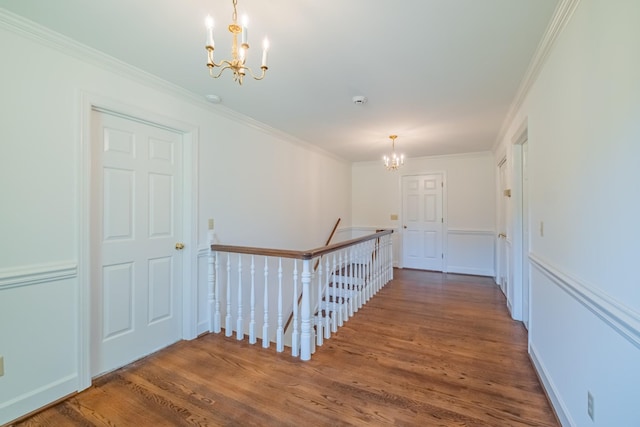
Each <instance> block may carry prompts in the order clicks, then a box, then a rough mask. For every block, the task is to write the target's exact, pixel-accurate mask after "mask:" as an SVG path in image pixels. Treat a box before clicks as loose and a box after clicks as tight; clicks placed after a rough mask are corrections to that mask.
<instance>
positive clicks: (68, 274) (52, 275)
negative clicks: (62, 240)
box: [0, 261, 78, 291]
mask: <svg viewBox="0 0 640 427" xmlns="http://www.w3.org/2000/svg"><path fill="white" fill-rule="evenodd" d="M77 275H78V263H77V262H75V261H61V262H52V263H45V264H34V265H28V266H24V267H18V268H5V269H0V291H2V290H6V289H11V288H17V287H20V286H30V285H36V284H38V283H46V282H56V281H59V280H65V279H73V278H75V277H77Z"/></svg>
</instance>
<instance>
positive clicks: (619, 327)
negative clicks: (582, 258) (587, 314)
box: [529, 253, 640, 349]
mask: <svg viewBox="0 0 640 427" xmlns="http://www.w3.org/2000/svg"><path fill="white" fill-rule="evenodd" d="M529 260H530V261H531V265H532V266H533V267H534V268H536V269H537V270H539V271H540V272H542V273H543V274H544V275H545V276H546V277H548V278H549V279H550V280H551V281H552V282H553V283H555V284H556V285H558V286H559V287H560V288H562V289H563V290H564V291H566V292H567V293H568V294H569V295H571V296H572V297H573V298H575V299H576V300H577V301H578V302H580V303H581V304H582V305H584V306H585V307H586V308H587V309H589V310H590V311H591V312H592V313H594V314H595V315H596V316H598V317H599V318H600V319H602V320H604V321H605V322H606V323H607V324H608V325H609V326H611V327H612V328H613V329H614V330H615V331H617V332H618V333H619V334H620V335H622V336H623V337H624V338H626V339H627V340H628V341H629V342H631V343H632V344H633V345H634V346H636V347H637V348H639V349H640V313H638V312H636V311H634V310H632V309H630V308H628V307H626V306H625V305H624V304H622V303H621V302H619V301H617V300H616V299H614V298H612V297H611V296H609V295H607V294H606V293H604V292H602V291H600V290H599V289H597V288H596V287H595V286H593V285H591V284H588V283H586V282H583V281H580V280H578V279H576V278H574V277H572V276H570V275H569V274H567V273H564V272H562V271H561V270H560V269H558V268H557V267H555V266H553V265H552V264H551V263H549V262H548V261H546V260H544V259H543V258H541V257H540V256H538V255H536V254H532V253H530V254H529Z"/></svg>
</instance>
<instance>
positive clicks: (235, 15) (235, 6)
mask: <svg viewBox="0 0 640 427" xmlns="http://www.w3.org/2000/svg"><path fill="white" fill-rule="evenodd" d="M231 20H232V21H233V23H234V24H235V23H236V22H238V0H233V15H231Z"/></svg>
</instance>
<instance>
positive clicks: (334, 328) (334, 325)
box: [331, 252, 339, 333]
mask: <svg viewBox="0 0 640 427" xmlns="http://www.w3.org/2000/svg"><path fill="white" fill-rule="evenodd" d="M336 269H337V266H336V253H335V252H334V253H333V270H332V273H331V275H332V276H333V300H332V301H331V332H333V333H335V332H338V305H337V301H338V282H337V281H336V278H337V277H338V274H339V273H338V272H337V270H336Z"/></svg>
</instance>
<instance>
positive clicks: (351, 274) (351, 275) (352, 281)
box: [347, 247, 356, 319]
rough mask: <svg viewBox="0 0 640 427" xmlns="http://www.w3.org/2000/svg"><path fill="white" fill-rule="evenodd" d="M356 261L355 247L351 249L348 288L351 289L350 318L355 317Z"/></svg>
mask: <svg viewBox="0 0 640 427" xmlns="http://www.w3.org/2000/svg"><path fill="white" fill-rule="evenodd" d="M354 266H355V264H354V259H353V247H351V248H349V282H348V285H347V287H348V288H349V316H348V317H347V319H348V318H349V317H353V300H354V297H355V294H356V293H355V289H356V274H355V272H354V271H353V270H354Z"/></svg>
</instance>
